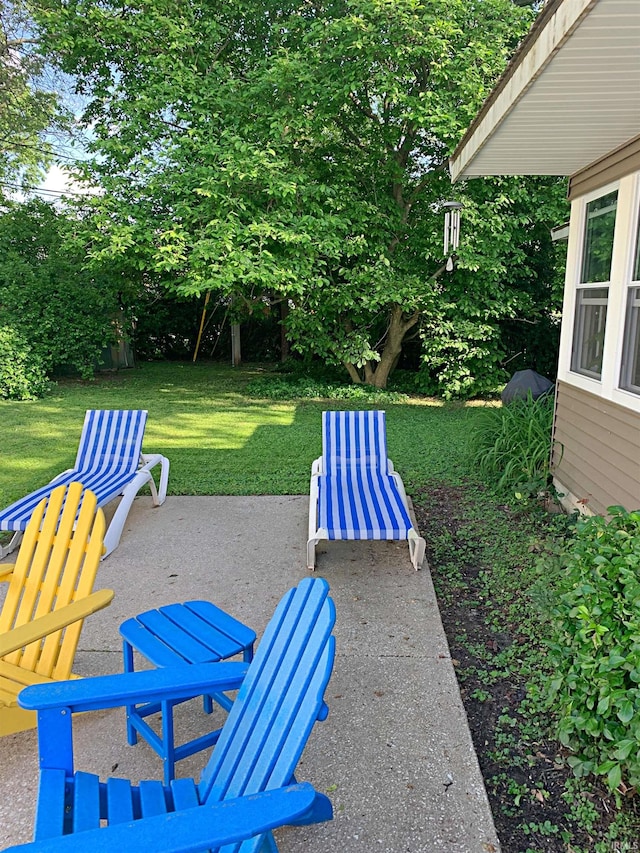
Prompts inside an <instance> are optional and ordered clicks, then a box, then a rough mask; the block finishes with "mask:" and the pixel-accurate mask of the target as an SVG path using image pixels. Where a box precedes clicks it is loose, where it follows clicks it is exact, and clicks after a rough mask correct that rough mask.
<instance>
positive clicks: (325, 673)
mask: <svg viewBox="0 0 640 853" xmlns="http://www.w3.org/2000/svg"><path fill="white" fill-rule="evenodd" d="M328 593H329V585H328V584H327V582H326V581H325V580H324V579H322V578H305V579H304V580H302V581H301V582H300V584H299V585H298V587H296V588H294V589H292V590H290V591H289V593H287V594H286V595H285V596H284V598H283V599H282V600H281V602H280V604H279V605H278V607H277V609H276V611H275V613H274V615H273V617H272V619H271V621H270V622H269V624H268V626H267V628H266V630H265V633H264V635H263V637H262V640H261V641H260V645H259V647H258V651H257V653H256V655H255V657H254V659H253V662H252V664H251V667H250V669H249V672H248V673H247V677H246V678H245V680H244V682H243V684H242V687H241V688H240V690H239V692H238V696H237V698H236V701H235V702H234V704H233V707H232V709H231V711H230V712H229V716H228V718H227V720H226V722H225V725H224V727H223V730H222V734H221V736H220V739H219V740H218V742H217V743H216V746H215V748H214V751H213V755H212V756H211V758H210V760H209V763H208V764H207V766H206V767H205V769H204V771H203V773H202V777H201V779H200V783H199V786H198V788H199V795H200V802H204V801H209V802H219V801H221V800H223V799H229V798H230V797H237V796H241V795H243V794H253V793H257V792H259V791H263V790H270V789H273V788H278V787H281V786H282V785H286V784H289V783H290V782H291V781H292V779H293V774H294V771H295V768H296V765H297V763H298V760H299V758H300V755H301V754H302V751H303V749H304V746H305V744H306V742H307V739H308V736H309V734H310V732H311V729H312V728H313V725H314V723H315V721H316V720H318V719H324V717H325V716H326V705H325V704H324V699H323V697H324V692H325V689H326V686H327V682H328V681H329V677H330V675H331V670H332V667H333V658H334V654H335V640H334V638H333V637H332V636H331V632H332V630H333V626H334V624H335V607H334V604H333V601H332V600H331V598H329V594H328ZM261 843H262V842H261V841H260V839H258V840H257V841H256V840H255V839H254V840H253V841H251V842H245V845H243V846H242V848H241V849H242V850H243V853H245V851H249V850H259V849H260V844H261ZM233 849H237V848H233ZM225 850H226V848H225Z"/></svg>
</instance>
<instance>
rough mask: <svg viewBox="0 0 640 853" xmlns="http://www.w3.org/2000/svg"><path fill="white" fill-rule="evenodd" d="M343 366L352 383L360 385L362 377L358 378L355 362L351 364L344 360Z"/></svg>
mask: <svg viewBox="0 0 640 853" xmlns="http://www.w3.org/2000/svg"><path fill="white" fill-rule="evenodd" d="M344 366H345V367H346V369H347V373H348V374H349V376H350V377H351V381H352V382H353V384H354V385H362V379H361V378H360V374H359V373H358V369H357V367H356V366H355V364H351V362H350V361H345V362H344Z"/></svg>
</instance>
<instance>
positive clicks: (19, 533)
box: [0, 530, 22, 560]
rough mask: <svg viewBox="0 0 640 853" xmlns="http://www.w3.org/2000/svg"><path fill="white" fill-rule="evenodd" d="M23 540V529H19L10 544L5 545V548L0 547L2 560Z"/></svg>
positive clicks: (0, 558)
mask: <svg viewBox="0 0 640 853" xmlns="http://www.w3.org/2000/svg"><path fill="white" fill-rule="evenodd" d="M21 541H22V530H17V531H16V532H15V533H14V534H13V536H12V537H11V539H10V540H9V544H8V545H5V546H4V548H0V560H4V558H5V557H6V556H7V554H10V553H11V552H12V551H15V550H16V548H17V547H18V545H19V544H20V542H21Z"/></svg>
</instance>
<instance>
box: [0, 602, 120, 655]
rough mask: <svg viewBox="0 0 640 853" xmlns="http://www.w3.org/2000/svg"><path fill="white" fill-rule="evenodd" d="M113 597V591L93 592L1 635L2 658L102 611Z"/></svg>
mask: <svg viewBox="0 0 640 853" xmlns="http://www.w3.org/2000/svg"><path fill="white" fill-rule="evenodd" d="M113 595H114V593H113V590H112V589H100V590H98V591H97V592H92V593H91V595H87V596H86V598H80V599H78V601H74V602H72V603H71V604H67V605H65V606H64V607H60V608H59V609H58V610H54V611H53V612H52V613H47V614H46V615H44V616H39V617H38V618H37V619H33V620H32V621H31V622H27V623H26V624H25V625H20V626H19V627H18V628H12V629H11V631H7V633H6V634H2V635H0V658H2V657H4V656H5V655H8V654H10V653H11V652H15V651H16V650H17V649H21V648H22V647H23V646H27V645H29V643H33V642H35V641H36V640H41V639H42V638H43V637H47V636H49V634H53V633H54V632H55V631H61V630H62V629H63V628H66V627H67V626H68V625H73V623H74V622H78V621H79V620H80V619H85V618H86V617H87V616H90V615H91V614H92V613H95V612H96V610H101V609H102V608H103V607H106V606H107V604H110V603H111V600H112V598H113Z"/></svg>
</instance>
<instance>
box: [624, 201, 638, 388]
mask: <svg viewBox="0 0 640 853" xmlns="http://www.w3.org/2000/svg"><path fill="white" fill-rule="evenodd" d="M632 276H633V281H632V284H631V287H629V295H628V296H627V313H626V319H625V324H624V340H623V344H622V366H621V369H620V387H621V388H624V390H625V391H631V392H632V393H634V394H640V286H639V284H638V283H639V282H640V215H639V216H638V231H637V234H636V251H635V262H634V265H633V270H632Z"/></svg>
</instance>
